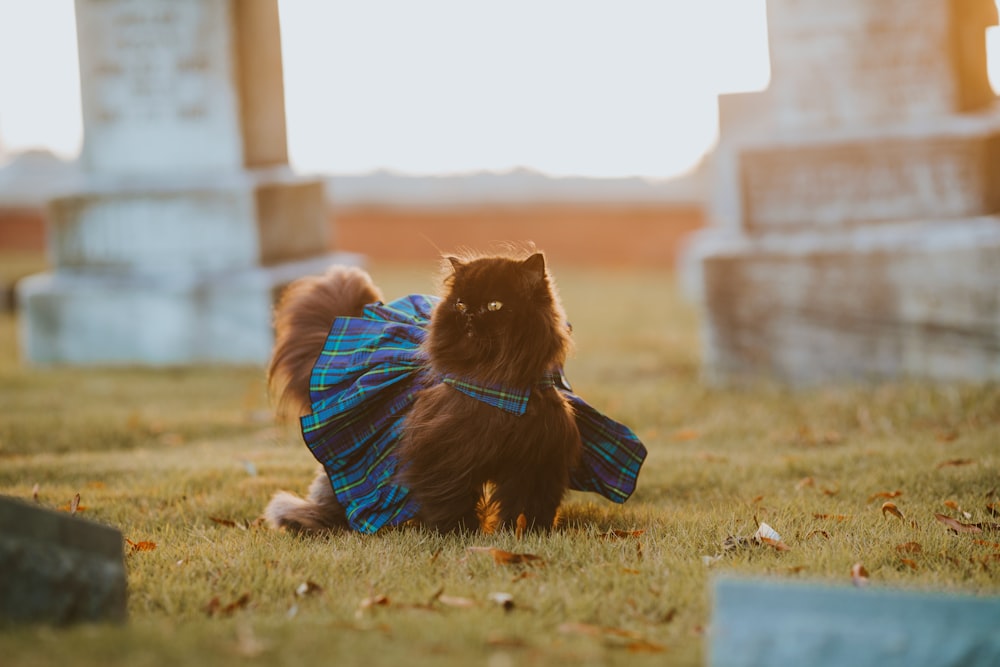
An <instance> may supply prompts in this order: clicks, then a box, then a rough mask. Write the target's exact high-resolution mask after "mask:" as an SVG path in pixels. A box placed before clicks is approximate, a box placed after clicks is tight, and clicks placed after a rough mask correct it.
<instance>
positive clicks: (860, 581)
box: [851, 563, 869, 588]
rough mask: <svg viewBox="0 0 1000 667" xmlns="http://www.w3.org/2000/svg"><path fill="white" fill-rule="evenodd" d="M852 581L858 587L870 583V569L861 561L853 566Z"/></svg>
mask: <svg viewBox="0 0 1000 667" xmlns="http://www.w3.org/2000/svg"><path fill="white" fill-rule="evenodd" d="M851 582H852V583H853V584H854V585H855V586H857V587H858V588H861V587H864V586H867V585H868V583H869V582H868V570H866V569H865V566H864V565H862V564H861V563H855V564H854V565H852V566H851Z"/></svg>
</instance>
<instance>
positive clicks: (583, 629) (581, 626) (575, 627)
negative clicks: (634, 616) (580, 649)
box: [559, 623, 642, 639]
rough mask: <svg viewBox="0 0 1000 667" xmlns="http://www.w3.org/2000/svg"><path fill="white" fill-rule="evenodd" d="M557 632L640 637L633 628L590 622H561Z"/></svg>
mask: <svg viewBox="0 0 1000 667" xmlns="http://www.w3.org/2000/svg"><path fill="white" fill-rule="evenodd" d="M559 632H561V633H562V634H565V635H586V636H588V637H604V636H608V637H623V638H625V639H641V638H642V635H640V634H639V633H638V632H635V631H634V630H625V629H623V628H612V627H608V626H604V625H593V624H591V623H563V624H562V625H560V626H559Z"/></svg>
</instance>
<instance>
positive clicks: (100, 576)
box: [0, 496, 126, 625]
mask: <svg viewBox="0 0 1000 667" xmlns="http://www.w3.org/2000/svg"><path fill="white" fill-rule="evenodd" d="M122 545H123V541H122V535H121V533H120V532H119V531H118V530H116V529H114V528H111V527H108V526H105V525H102V524H99V523H95V522H93V521H88V520H86V519H82V518H80V517H77V516H71V515H69V514H67V513H65V512H54V511H52V510H47V509H43V508H41V507H36V506H33V505H29V504H27V503H24V502H21V501H19V500H15V499H13V498H8V497H4V496H0V625H2V624H5V623H8V622H18V623H21V622H48V623H54V624H57V625H65V624H68V623H75V622H79V621H124V620H125V614H126V607H125V605H126V580H125V563H124V560H123V554H122Z"/></svg>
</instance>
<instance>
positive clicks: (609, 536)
mask: <svg viewBox="0 0 1000 667" xmlns="http://www.w3.org/2000/svg"><path fill="white" fill-rule="evenodd" d="M645 532H646V531H645V530H618V529H611V530H609V531H608V532H606V533H601V534H600V535H598V537H599V538H601V539H602V540H624V539H628V538H630V537H639V536H640V535H642V534H643V533H645Z"/></svg>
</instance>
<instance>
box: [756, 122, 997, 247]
mask: <svg viewBox="0 0 1000 667" xmlns="http://www.w3.org/2000/svg"><path fill="white" fill-rule="evenodd" d="M984 120H986V121H987V123H988V125H990V126H992V128H991V129H989V130H987V128H979V129H980V130H981V133H980V132H976V133H970V132H968V131H965V132H954V133H945V132H944V128H945V127H946V126H947V124H946V123H941V124H940V125H939V126H938V128H937V130H936V131H935V132H934V133H927V134H922V135H919V136H905V135H903V136H892V135H890V134H888V133H886V134H883V136H881V137H878V136H867V137H859V138H853V139H848V140H844V139H841V138H839V137H837V138H835V139H834V140H832V141H817V140H807V141H803V142H801V143H798V142H797V143H794V144H792V143H785V144H777V143H774V144H772V145H770V146H768V147H762V148H747V149H746V150H744V151H743V153H742V155H741V156H740V171H741V176H742V192H743V197H744V203H743V212H744V215H745V225H746V228H747V229H748V230H749V231H752V232H753V231H770V230H776V229H779V228H780V229H783V230H786V229H793V228H804V227H805V228H830V227H835V226H843V225H856V224H870V223H873V222H884V221H896V220H907V219H917V218H940V219H945V220H946V219H949V218H962V217H975V216H981V215H988V214H991V213H996V212H997V211H1000V182H998V181H997V179H996V174H997V173H1000V127H997V125H998V123H997V122H996V121H995V120H994V119H992V118H988V119H984ZM953 125H958V126H959V127H962V128H963V129H966V128H967V126H968V125H970V123H969V122H968V120H967V119H963V121H959V122H957V123H953Z"/></svg>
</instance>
